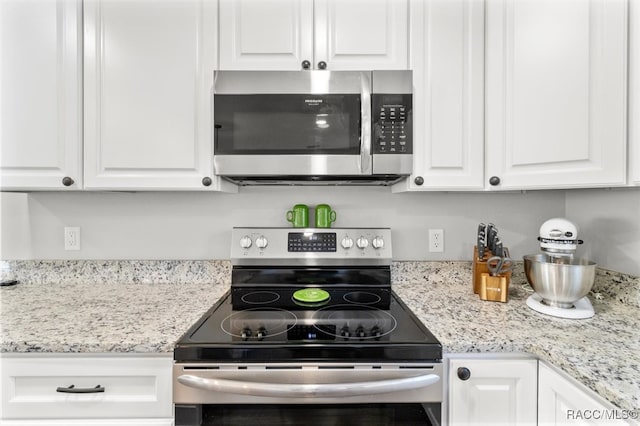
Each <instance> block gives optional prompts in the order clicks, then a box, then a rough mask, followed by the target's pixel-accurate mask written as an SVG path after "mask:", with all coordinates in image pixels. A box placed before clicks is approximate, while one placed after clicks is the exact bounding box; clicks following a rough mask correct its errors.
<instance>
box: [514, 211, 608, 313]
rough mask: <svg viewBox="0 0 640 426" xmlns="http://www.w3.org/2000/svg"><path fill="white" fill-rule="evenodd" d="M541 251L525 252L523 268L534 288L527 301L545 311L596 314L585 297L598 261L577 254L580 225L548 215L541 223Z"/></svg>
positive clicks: (593, 277)
mask: <svg viewBox="0 0 640 426" xmlns="http://www.w3.org/2000/svg"><path fill="white" fill-rule="evenodd" d="M538 241H540V249H541V251H542V253H538V254H531V255H526V256H524V257H523V259H524V271H525V275H526V277H527V281H528V282H529V284H530V285H531V287H532V288H533V290H534V291H535V293H534V294H532V295H531V296H529V298H528V299H527V305H528V306H529V307H530V308H531V309H533V310H535V311H538V312H541V313H543V314H547V315H551V316H555V317H561V318H573V319H582V318H590V317H592V316H593V315H594V314H595V311H594V310H593V305H591V302H590V301H589V299H588V298H587V297H586V295H587V294H588V293H589V291H590V290H591V287H592V286H593V282H594V280H595V270H596V263H595V262H592V261H590V260H587V259H580V258H577V257H576V256H575V253H576V249H577V247H578V245H580V244H582V243H583V241H582V240H579V239H578V228H577V227H576V225H575V224H573V223H572V222H571V221H569V220H567V219H564V218H553V219H549V220H547V221H546V222H544V223H543V224H542V226H540V235H539V237H538Z"/></svg>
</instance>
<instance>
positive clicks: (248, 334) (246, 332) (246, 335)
mask: <svg viewBox="0 0 640 426" xmlns="http://www.w3.org/2000/svg"><path fill="white" fill-rule="evenodd" d="M240 336H241V337H242V340H248V339H249V337H251V329H250V328H249V327H245V328H244V329H243V330H242V334H241V335H240Z"/></svg>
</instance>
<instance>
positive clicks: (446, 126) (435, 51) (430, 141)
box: [394, 0, 484, 190]
mask: <svg viewBox="0 0 640 426" xmlns="http://www.w3.org/2000/svg"><path fill="white" fill-rule="evenodd" d="M410 45H411V68H412V69H413V81H414V95H413V116H414V163H413V175H412V176H411V177H410V178H409V179H408V181H407V182H408V186H409V188H410V189H436V190H442V189H448V190H455V189H481V188H482V187H483V172H484V134H483V133H484V98H483V96H484V4H483V3H482V2H478V1H476V0H451V1H436V2H423V1H421V0H414V1H412V3H411V41H410ZM416 182H417V183H416ZM421 182H422V183H421ZM405 185H406V184H405ZM394 190H397V188H394Z"/></svg>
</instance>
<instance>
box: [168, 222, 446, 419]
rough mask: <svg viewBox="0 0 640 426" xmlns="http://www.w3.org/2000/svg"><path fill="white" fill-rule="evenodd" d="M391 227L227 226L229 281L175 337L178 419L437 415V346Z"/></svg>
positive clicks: (439, 377)
mask: <svg viewBox="0 0 640 426" xmlns="http://www.w3.org/2000/svg"><path fill="white" fill-rule="evenodd" d="M391 259H392V250H391V231H390V230H389V229H371V228H367V229H344V228H341V229H337V228H333V229H311V228H310V229H296V228H234V229H233V233H232V248H231V260H232V265H233V268H232V280H231V289H230V291H229V292H227V294H225V295H224V296H223V297H222V298H221V300H219V301H218V302H217V303H216V304H215V305H214V306H213V307H212V308H211V309H210V310H209V311H208V312H207V313H206V314H205V315H204V316H203V317H202V318H201V319H200V320H199V321H198V322H197V323H196V324H194V325H193V326H192V327H191V328H190V329H189V330H188V331H187V332H186V333H185V334H184V336H183V337H182V338H181V339H180V341H179V342H178V343H177V344H176V347H175V350H174V359H175V365H174V402H175V404H176V405H175V412H176V425H241V424H242V425H244V424H246V423H247V422H248V421H251V420H258V419H259V420H260V421H261V422H262V423H265V424H269V425H305V426H308V425H323V426H324V425H337V424H348V425H365V424H366V425H367V426H373V425H391V424H393V425H405V424H406V425H414V424H425V425H429V424H439V422H440V414H441V413H440V412H441V403H442V398H443V395H442V394H443V365H442V346H441V345H440V342H438V340H437V339H436V338H435V337H434V336H433V334H431V332H429V330H428V329H427V328H426V327H425V326H424V325H423V324H422V323H421V322H420V321H419V320H418V319H417V318H416V317H415V315H414V314H413V313H412V312H411V311H410V310H409V309H408V308H407V307H406V306H405V305H404V303H402V301H401V300H399V299H398V298H397V296H396V295H395V294H394V292H393V291H392V289H391Z"/></svg>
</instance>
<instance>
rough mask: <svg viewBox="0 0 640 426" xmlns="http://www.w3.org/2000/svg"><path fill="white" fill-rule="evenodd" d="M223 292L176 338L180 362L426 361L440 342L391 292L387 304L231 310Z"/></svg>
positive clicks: (439, 349) (439, 351)
mask: <svg viewBox="0 0 640 426" xmlns="http://www.w3.org/2000/svg"><path fill="white" fill-rule="evenodd" d="M231 299H232V298H231V292H228V293H227V294H225V295H224V296H223V297H222V298H221V300H220V301H218V303H216V304H215V305H214V306H213V307H212V308H211V309H210V310H209V311H208V312H207V313H206V314H205V315H203V317H202V318H201V319H200V320H199V321H198V322H197V323H196V324H194V325H193V326H192V327H191V328H190V329H189V330H188V331H187V332H186V333H185V334H184V336H183V337H182V338H181V339H180V341H179V342H178V343H177V344H176V347H175V350H174V358H175V360H176V361H180V362H212V361H214V362H266V361H269V362H345V361H347V362H350V361H358V362H365V361H367V362H412V361H413V362H424V361H435V360H440V359H442V346H441V344H440V342H439V341H438V340H437V339H436V337H435V336H434V335H433V334H431V332H430V331H429V330H428V329H427V328H426V327H424V325H423V324H422V323H421V322H420V321H419V320H418V319H417V318H416V316H415V315H414V314H413V313H412V312H411V311H410V310H409V308H407V307H406V305H404V304H403V303H402V302H401V301H400V300H399V299H398V298H397V296H396V295H395V293H393V292H391V297H390V302H389V308H388V309H380V308H377V307H375V306H371V305H367V304H362V303H357V302H356V303H349V299H348V298H347V299H346V301H345V303H339V304H333V305H331V306H325V307H318V308H309V309H295V310H289V309H282V308H273V307H252V308H248V309H243V310H234V309H233V308H232V303H231Z"/></svg>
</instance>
